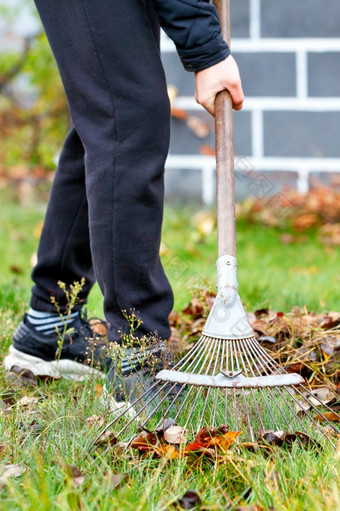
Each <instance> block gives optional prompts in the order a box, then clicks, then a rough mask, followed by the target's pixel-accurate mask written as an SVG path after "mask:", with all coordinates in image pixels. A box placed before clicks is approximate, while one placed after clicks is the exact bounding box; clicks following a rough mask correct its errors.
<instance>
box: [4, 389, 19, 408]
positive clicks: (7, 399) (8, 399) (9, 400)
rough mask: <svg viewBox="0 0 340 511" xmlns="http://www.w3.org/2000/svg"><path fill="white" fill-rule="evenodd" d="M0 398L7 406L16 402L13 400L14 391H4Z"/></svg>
mask: <svg viewBox="0 0 340 511" xmlns="http://www.w3.org/2000/svg"><path fill="white" fill-rule="evenodd" d="M1 400H2V402H3V403H5V404H6V405H7V406H13V405H15V403H16V400H15V393H14V392H8V391H7V392H5V393H4V394H2V396H1Z"/></svg>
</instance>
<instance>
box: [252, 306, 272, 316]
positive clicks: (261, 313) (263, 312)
mask: <svg viewBox="0 0 340 511" xmlns="http://www.w3.org/2000/svg"><path fill="white" fill-rule="evenodd" d="M254 314H255V317H256V319H260V318H261V317H262V316H268V314H269V309H268V307H266V308H265V309H256V311H255V312H254Z"/></svg>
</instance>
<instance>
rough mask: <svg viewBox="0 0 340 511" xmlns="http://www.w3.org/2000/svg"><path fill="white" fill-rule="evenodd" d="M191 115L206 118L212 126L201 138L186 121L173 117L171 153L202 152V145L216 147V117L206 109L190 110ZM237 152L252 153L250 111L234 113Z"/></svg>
mask: <svg viewBox="0 0 340 511" xmlns="http://www.w3.org/2000/svg"><path fill="white" fill-rule="evenodd" d="M188 113H189V115H192V116H194V117H199V118H201V119H204V121H205V122H206V124H207V125H208V126H209V128H210V133H209V135H208V136H207V137H206V138H200V137H198V136H197V135H195V134H194V133H193V132H192V130H191V129H189V128H188V126H187V123H186V121H181V120H179V119H176V118H173V119H172V123H171V142H170V153H171V154H200V147H201V146H202V145H209V146H211V147H215V138H214V119H213V118H212V117H211V116H210V115H209V114H208V113H207V112H205V111H203V110H202V111H199V112H197V111H194V112H188ZM234 139H235V153H236V154H242V155H249V154H251V119H250V113H249V112H237V113H235V114H234Z"/></svg>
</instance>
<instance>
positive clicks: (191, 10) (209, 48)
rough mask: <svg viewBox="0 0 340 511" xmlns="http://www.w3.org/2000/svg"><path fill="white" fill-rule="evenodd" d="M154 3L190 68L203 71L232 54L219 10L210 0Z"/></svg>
mask: <svg viewBox="0 0 340 511" xmlns="http://www.w3.org/2000/svg"><path fill="white" fill-rule="evenodd" d="M151 3H152V5H153V7H154V9H155V11H156V14H157V16H158V19H159V21H160V25H161V27H162V28H163V29H164V31H165V32H166V33H167V35H168V36H169V37H170V38H171V39H172V40H173V41H174V43H175V45H176V48H177V51H178V54H179V56H180V58H181V60H182V63H183V65H184V67H185V69H186V70H187V71H201V70H202V69H206V68H207V67H210V66H213V65H214V64H217V63H218V62H220V61H221V60H224V59H225V58H226V57H227V56H228V55H229V54H230V50H229V48H228V45H227V43H226V42H225V41H224V40H223V37H222V34H221V27H220V23H219V19H218V15H217V11H216V9H215V7H214V6H213V5H212V4H210V3H209V0H151Z"/></svg>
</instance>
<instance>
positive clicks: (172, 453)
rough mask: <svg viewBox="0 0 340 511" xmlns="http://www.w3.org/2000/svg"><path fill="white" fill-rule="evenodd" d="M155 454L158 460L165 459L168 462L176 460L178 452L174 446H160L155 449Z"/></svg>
mask: <svg viewBox="0 0 340 511" xmlns="http://www.w3.org/2000/svg"><path fill="white" fill-rule="evenodd" d="M155 453H156V454H157V455H158V456H159V457H160V458H167V459H168V460H176V459H177V458H178V456H179V452H178V450H177V449H176V447H175V446H174V445H167V444H161V445H159V446H157V447H156V448H155Z"/></svg>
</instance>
